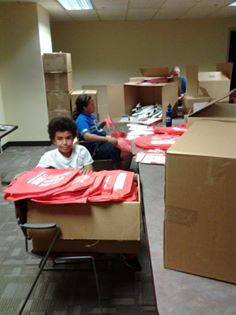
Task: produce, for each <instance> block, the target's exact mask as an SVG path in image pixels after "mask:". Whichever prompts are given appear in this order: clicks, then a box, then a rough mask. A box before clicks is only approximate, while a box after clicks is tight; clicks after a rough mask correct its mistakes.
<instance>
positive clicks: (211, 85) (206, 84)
mask: <svg viewBox="0 0 236 315" xmlns="http://www.w3.org/2000/svg"><path fill="white" fill-rule="evenodd" d="M232 70H233V63H219V64H217V65H216V71H210V72H199V71H198V66H197V65H187V66H186V79H187V91H186V95H188V96H192V97H202V96H208V97H211V98H212V99H218V98H220V97H221V95H224V94H226V93H228V92H229V90H230V81H231V77H232ZM223 101H229V98H226V99H224V100H223Z"/></svg>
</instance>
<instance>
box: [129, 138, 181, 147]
mask: <svg viewBox="0 0 236 315" xmlns="http://www.w3.org/2000/svg"><path fill="white" fill-rule="evenodd" d="M178 138H179V136H171V135H148V136H142V137H138V138H136V139H135V140H134V144H135V145H136V147H139V148H141V149H144V150H149V149H160V150H164V151H166V150H167V149H169V147H170V146H171V145H172V144H174V143H175V142H176V141H177V140H178Z"/></svg>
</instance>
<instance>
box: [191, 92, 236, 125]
mask: <svg viewBox="0 0 236 315" xmlns="http://www.w3.org/2000/svg"><path fill="white" fill-rule="evenodd" d="M235 91H236V89H234V90H232V91H230V92H229V93H227V95H225V96H223V97H221V98H220V99H218V100H213V101H211V102H209V103H206V104H205V105H204V106H201V108H199V109H198V108H197V106H194V105H198V104H193V106H192V109H191V111H190V113H189V115H188V126H191V125H192V124H193V123H194V122H196V121H199V120H202V119H204V120H217V121H225V122H236V104H234V103H221V102H220V101H221V100H222V99H225V98H226V97H228V96H229V95H230V94H232V93H234V92H235Z"/></svg>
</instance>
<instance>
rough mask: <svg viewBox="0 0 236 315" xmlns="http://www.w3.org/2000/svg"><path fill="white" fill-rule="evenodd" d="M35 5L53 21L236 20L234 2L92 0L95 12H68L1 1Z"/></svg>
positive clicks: (51, 5) (53, 5)
mask: <svg viewBox="0 0 236 315" xmlns="http://www.w3.org/2000/svg"><path fill="white" fill-rule="evenodd" d="M1 2H18V3H21V2H26V3H30V2H35V3H38V4H39V5H41V6H42V7H43V8H45V9H46V10H47V11H48V12H49V15H50V19H51V20H52V21H114V20H115V21H137V20H138V21H156V20H179V19H206V18H209V19H213V18H217V19H218V18H236V7H228V6H227V5H228V4H229V3H231V2H232V0H92V3H93V7H94V10H85V11H65V10H64V9H63V7H62V6H61V5H60V4H59V3H58V2H57V1H56V0H36V1H32V0H31V1H30V0H24V1H14V0H8V1H7V0H0V3H1Z"/></svg>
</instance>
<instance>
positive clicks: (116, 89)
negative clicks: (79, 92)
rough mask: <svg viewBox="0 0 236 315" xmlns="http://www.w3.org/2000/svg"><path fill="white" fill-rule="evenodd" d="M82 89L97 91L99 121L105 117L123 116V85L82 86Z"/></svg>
mask: <svg viewBox="0 0 236 315" xmlns="http://www.w3.org/2000/svg"><path fill="white" fill-rule="evenodd" d="M82 88H83V89H95V90H97V100H98V112H99V120H100V121H102V120H103V119H104V118H106V117H107V115H109V116H110V117H111V118H117V117H121V116H122V115H124V114H125V101H124V86H123V84H108V85H83V86H82Z"/></svg>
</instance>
